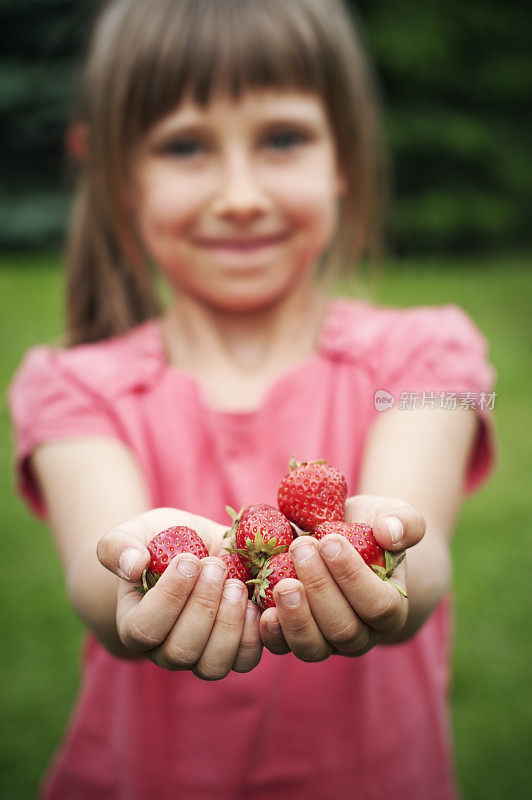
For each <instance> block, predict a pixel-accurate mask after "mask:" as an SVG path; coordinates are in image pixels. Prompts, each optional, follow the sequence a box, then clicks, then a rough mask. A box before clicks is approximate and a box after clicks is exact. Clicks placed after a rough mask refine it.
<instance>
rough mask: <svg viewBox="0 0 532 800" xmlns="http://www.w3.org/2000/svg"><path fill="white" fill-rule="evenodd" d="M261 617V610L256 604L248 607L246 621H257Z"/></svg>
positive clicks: (250, 604) (249, 604)
mask: <svg viewBox="0 0 532 800" xmlns="http://www.w3.org/2000/svg"><path fill="white" fill-rule="evenodd" d="M258 616H259V609H258V608H257V606H256V605H255V603H251V602H250V603H248V604H247V606H246V619H257V617H258Z"/></svg>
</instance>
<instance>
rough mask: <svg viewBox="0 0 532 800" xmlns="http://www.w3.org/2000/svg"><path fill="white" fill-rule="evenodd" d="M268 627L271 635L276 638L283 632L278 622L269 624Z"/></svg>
mask: <svg viewBox="0 0 532 800" xmlns="http://www.w3.org/2000/svg"><path fill="white" fill-rule="evenodd" d="M266 627H267V628H268V630H269V631H270V633H273V635H274V636H278V634H279V633H280V630H281V626H280V624H279V623H278V622H267V623H266Z"/></svg>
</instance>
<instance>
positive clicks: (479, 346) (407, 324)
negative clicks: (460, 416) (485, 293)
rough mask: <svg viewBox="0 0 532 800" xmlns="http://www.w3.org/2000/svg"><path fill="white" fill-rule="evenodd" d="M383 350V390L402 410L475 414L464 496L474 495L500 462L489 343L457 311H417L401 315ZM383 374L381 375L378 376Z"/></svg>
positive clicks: (448, 308) (447, 308)
mask: <svg viewBox="0 0 532 800" xmlns="http://www.w3.org/2000/svg"><path fill="white" fill-rule="evenodd" d="M395 323H396V324H395V325H394V326H393V328H390V330H389V341H388V344H387V346H385V347H384V346H383V348H382V350H381V353H382V363H381V369H382V371H381V375H382V383H383V385H382V386H381V387H380V388H383V389H385V390H386V391H388V392H390V393H391V394H392V395H393V396H394V398H395V402H396V404H397V405H398V407H399V408H403V409H405V412H406V410H407V409H408V408H409V407H411V406H412V404H415V407H429V408H442V409H455V408H456V409H463V410H466V409H468V408H472V409H474V410H476V413H477V414H478V417H479V420H480V424H479V428H478V433H477V439H476V441H475V445H474V447H473V450H472V453H471V458H470V463H469V466H468V470H467V474H466V480H465V486H464V490H465V492H466V493H471V492H473V491H474V490H475V489H476V488H478V487H479V486H480V485H481V484H482V483H483V482H484V481H485V480H486V479H487V477H488V475H489V474H490V472H491V471H492V469H493V467H494V465H495V463H496V460H497V446H496V435H495V422H494V417H493V413H492V411H493V408H494V405H495V399H496V393H495V392H494V386H495V378H496V373H495V370H494V368H493V366H492V365H491V364H490V362H489V360H488V343H487V340H486V338H485V337H484V336H483V334H482V333H481V332H480V331H479V329H478V328H477V327H476V325H475V324H474V323H473V321H472V320H471V318H470V317H469V316H468V315H467V314H466V313H465V312H464V311H463V310H462V309H460V308H459V307H458V306H455V305H452V304H450V305H445V306H439V307H418V308H414V309H410V310H408V311H402V312H399V316H398V317H397V318H396V320H395ZM379 371H380V370H379Z"/></svg>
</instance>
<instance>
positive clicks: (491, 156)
mask: <svg viewBox="0 0 532 800" xmlns="http://www.w3.org/2000/svg"><path fill="white" fill-rule="evenodd" d="M98 5H99V3H98V2H97V1H96V0H0V52H1V53H2V56H1V58H0V147H1V152H2V159H1V163H0V187H1V188H0V247H1V246H3V247H6V246H11V247H18V246H28V245H33V246H41V245H43V244H49V243H56V242H58V241H59V240H60V238H61V233H62V230H63V228H64V222H65V217H66V209H67V207H68V190H69V180H68V174H67V170H66V164H65V158H64V146H63V141H64V132H65V128H66V125H67V121H68V119H69V116H70V115H71V110H72V107H73V99H74V97H75V85H76V75H77V71H78V66H79V54H80V52H81V48H82V43H83V42H84V40H85V38H86V32H87V29H88V27H89V22H90V19H91V18H92V15H93V13H94V10H95V9H96V8H97V7H98ZM351 5H352V6H353V7H354V8H355V9H356V11H357V12H358V16H359V19H360V22H361V27H362V31H363V35H364V38H365V40H366V42H367V44H368V46H369V50H370V53H371V55H372V57H373V60H374V62H375V68H376V73H377V77H378V82H379V84H380V87H381V93H382V96H383V106H384V110H385V134H386V140H387V143H388V146H389V148H390V151H391V154H392V164H393V174H394V178H393V182H394V196H395V203H394V206H393V211H392V215H391V219H390V225H389V232H390V234H391V235H390V241H391V244H392V246H393V248H394V250H395V251H396V252H399V253H403V254H405V253H411V252H420V251H424V252H442V251H446V252H466V251H493V250H494V249H497V250H502V249H504V248H507V247H511V248H512V249H513V248H516V247H523V246H524V245H526V244H528V243H530V239H529V237H530V234H529V225H528V220H527V219H526V216H525V215H526V209H527V208H528V207H529V206H530V204H531V201H532V197H531V188H530V185H531V182H530V173H531V165H530V160H529V158H528V153H527V150H528V148H527V141H526V136H527V131H529V130H530V127H531V114H530V101H529V98H530V96H531V93H532V92H531V90H532V60H531V59H530V57H529V31H530V29H531V25H532V6H530V5H527V4H524V3H522V2H521V0H506V2H505V3H501V2H497V0H483V2H482V3H465V2H463V0H426V2H419V0H352V2H351Z"/></svg>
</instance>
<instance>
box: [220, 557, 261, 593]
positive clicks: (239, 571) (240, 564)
mask: <svg viewBox="0 0 532 800" xmlns="http://www.w3.org/2000/svg"><path fill="white" fill-rule="evenodd" d="M218 558H221V559H222V561H223V562H224V564H225V566H226V567H227V577H228V578H236V579H237V580H239V581H242V583H245V584H246V587H247V590H248V594H249V595H250V594H251V587H250V586H249V585H247V581H249V580H251V578H252V577H253V575H252V573H251V570H250V569H249V567H247V566H246V564H245V563H244V561H243V559H241V558H240V556H239V555H238V553H235V552H231V553H228V552H227V550H220V552H219V553H218Z"/></svg>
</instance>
